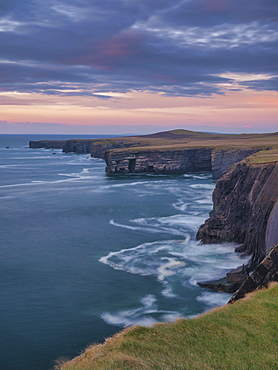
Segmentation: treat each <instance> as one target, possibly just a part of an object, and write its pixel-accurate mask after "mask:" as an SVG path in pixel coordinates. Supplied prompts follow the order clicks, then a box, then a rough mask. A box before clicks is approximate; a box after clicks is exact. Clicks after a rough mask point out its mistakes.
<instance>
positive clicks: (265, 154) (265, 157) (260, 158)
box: [248, 147, 278, 164]
mask: <svg viewBox="0 0 278 370" xmlns="http://www.w3.org/2000/svg"><path fill="white" fill-rule="evenodd" d="M248 162H249V163H250V164H252V163H253V164H265V163H273V162H278V147H277V148H271V149H267V150H262V151H260V152H258V153H255V154H253V155H252V156H250V157H249V158H248Z"/></svg>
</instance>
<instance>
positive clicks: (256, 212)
mask: <svg viewBox="0 0 278 370" xmlns="http://www.w3.org/2000/svg"><path fill="white" fill-rule="evenodd" d="M277 184H278V164H277V163H275V162H274V163H268V164H252V165H251V164H249V163H248V162H247V161H242V162H240V163H238V164H237V165H236V166H235V167H234V168H232V169H231V170H230V171H229V172H227V173H225V174H224V175H223V176H222V177H221V178H220V179H219V180H218V181H217V183H216V187H215V190H214V192H213V203H214V210H213V212H211V213H210V217H209V219H208V220H206V222H205V224H204V225H202V226H201V227H200V229H199V231H198V233H197V239H198V240H202V242H203V243H215V242H216V243H219V242H223V241H234V242H236V243H239V244H241V246H240V251H241V252H244V253H245V254H246V255H252V258H251V260H250V263H249V266H248V267H249V268H250V269H251V270H252V269H254V268H255V267H256V266H257V265H258V263H260V262H261V260H262V259H263V258H264V257H265V256H266V253H267V251H268V249H269V246H268V249H267V247H266V230H267V226H268V224H269V219H270V215H271V214H272V215H273V218H272V224H271V225H272V226H271V227H269V228H270V229H269V234H270V235H271V238H270V240H274V239H275V238H278V229H277V227H276V226H277V224H278V220H277V217H278V212H277V213H275V214H273V213H272V210H273V209H274V207H276V204H277V203H278V186H277ZM275 225H276V226H275Z"/></svg>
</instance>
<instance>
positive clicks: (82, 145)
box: [63, 139, 94, 154]
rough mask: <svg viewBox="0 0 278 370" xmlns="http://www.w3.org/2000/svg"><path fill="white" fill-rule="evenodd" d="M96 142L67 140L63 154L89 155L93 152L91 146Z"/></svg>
mask: <svg viewBox="0 0 278 370" xmlns="http://www.w3.org/2000/svg"><path fill="white" fill-rule="evenodd" d="M93 141H94V140H93V139H91V140H82V139H77V140H67V141H66V143H65V145H64V148H63V152H65V153H77V154H89V153H90V152H91V144H92V142H93Z"/></svg>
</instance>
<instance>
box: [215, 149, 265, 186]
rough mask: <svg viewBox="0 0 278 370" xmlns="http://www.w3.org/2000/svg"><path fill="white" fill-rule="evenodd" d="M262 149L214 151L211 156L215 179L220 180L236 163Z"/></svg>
mask: <svg viewBox="0 0 278 370" xmlns="http://www.w3.org/2000/svg"><path fill="white" fill-rule="evenodd" d="M259 150H260V149H225V150H224V149H214V150H213V151H212V156H211V167H212V175H213V178H214V179H215V180H216V179H219V178H220V177H221V176H222V175H223V174H224V172H226V171H228V170H229V169H230V168H231V167H232V166H233V165H234V164H235V163H237V162H240V161H242V160H243V159H245V158H247V157H249V156H250V155H252V154H254V153H256V152H258V151H259Z"/></svg>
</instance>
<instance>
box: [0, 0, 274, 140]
mask: <svg viewBox="0 0 278 370" xmlns="http://www.w3.org/2000/svg"><path fill="white" fill-rule="evenodd" d="M277 22H278V1H277V0H47V1H45V0H24V1H23V0H2V1H1V3H0V133H14V134H17V133H26V134H27V133H45V134H63V133H64V134H107V133H111V134H143V133H151V132H157V131H164V130H170V129H175V128H184V129H189V130H196V131H206V132H223V133H226V132H229V133H241V132H246V133H249V132H250V133H251V132H276V131H278V71H277V68H278V58H277V56H278V26H277Z"/></svg>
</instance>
